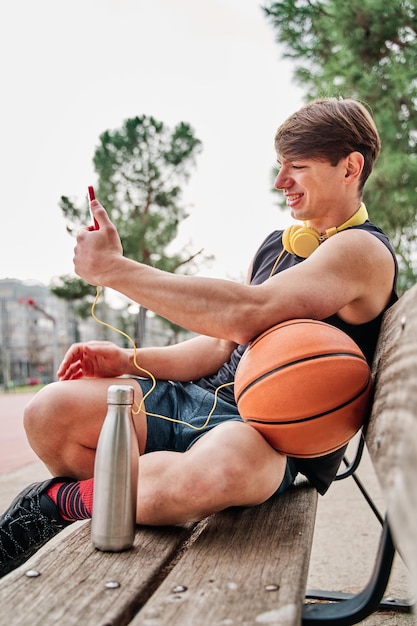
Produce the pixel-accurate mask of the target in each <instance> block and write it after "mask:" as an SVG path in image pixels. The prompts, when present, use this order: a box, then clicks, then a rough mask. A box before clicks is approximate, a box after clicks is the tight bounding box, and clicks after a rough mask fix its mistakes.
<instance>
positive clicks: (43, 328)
mask: <svg viewBox="0 0 417 626" xmlns="http://www.w3.org/2000/svg"><path fill="white" fill-rule="evenodd" d="M133 308H134V310H133V311H132V312H130V313H129V312H128V309H129V307H128V306H126V307H125V308H113V307H112V306H110V305H109V303H108V302H106V300H105V298H104V297H103V296H102V297H101V299H100V300H99V302H98V304H97V307H96V315H97V318H98V319H100V320H102V321H103V322H105V323H106V324H108V325H111V326H114V327H115V328H118V329H120V330H123V331H124V332H127V333H128V334H131V335H132V334H133V333H134V330H133V329H134V326H135V319H137V317H138V314H137V307H133ZM135 311H136V312H135ZM189 336H190V335H189V334H188V333H185V332H184V331H181V330H179V329H176V330H175V329H173V328H170V327H168V326H167V325H166V324H164V323H163V322H162V321H161V319H160V318H158V317H156V316H154V315H152V314H149V315H147V317H146V332H145V334H144V339H143V342H142V345H167V344H169V343H173V342H177V341H181V340H183V339H186V338H188V337H189ZM93 339H95V340H108V341H113V342H114V343H117V344H118V345H121V346H125V347H131V344H130V343H129V341H128V340H127V339H126V337H124V336H123V335H121V334H119V333H117V332H115V331H114V330H112V329H111V328H109V327H108V326H105V325H100V324H98V323H97V322H96V321H95V320H94V319H93V318H92V317H91V315H88V316H87V318H86V319H80V317H78V316H77V315H76V312H75V310H74V304H73V303H71V302H68V301H66V300H63V299H62V298H58V297H57V296H55V295H54V294H52V293H51V292H50V291H49V289H48V287H46V286H45V285H43V284H42V283H39V282H35V281H20V280H17V279H13V278H5V279H0V387H3V388H6V389H9V388H13V387H16V386H19V385H23V384H38V383H43V382H45V383H46V382H50V381H52V380H54V379H55V374H56V371H57V368H58V365H59V363H60V362H61V360H62V357H63V356H64V354H65V352H66V351H67V349H68V348H69V346H70V345H71V344H72V343H74V342H75V341H90V340H93Z"/></svg>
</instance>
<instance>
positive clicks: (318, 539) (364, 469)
mask: <svg viewBox="0 0 417 626" xmlns="http://www.w3.org/2000/svg"><path fill="white" fill-rule="evenodd" d="M32 396H33V394H31V393H25V394H19V393H16V392H10V393H9V394H4V395H1V394H0V428H1V430H0V432H1V435H0V511H3V510H4V509H5V508H6V507H7V505H8V504H9V503H10V501H11V500H12V499H13V498H14V496H15V495H16V493H18V491H20V489H22V488H23V487H24V486H25V485H27V484H28V483H30V482H33V481H37V480H43V479H44V478H47V477H48V476H49V474H48V472H47V470H46V469H45V467H44V466H43V465H42V463H41V462H40V461H38V460H37V459H36V456H35V455H34V453H33V452H32V450H31V449H30V447H29V445H28V444H27V441H26V438H25V434H24V429H23V426H22V412H23V407H24V406H25V405H26V404H27V403H28V402H29V401H30V399H31V397H32ZM359 476H360V478H361V480H362V481H363V482H364V483H365V485H366V487H367V489H368V490H369V492H370V494H371V495H372V497H373V498H374V499H375V501H376V502H377V503H378V506H379V507H380V511H381V512H383V508H384V507H383V500H382V497H381V494H380V491H379V488H378V483H377V479H376V477H375V475H374V473H373V471H372V466H371V464H370V463H369V460H368V458H367V456H366V455H365V457H364V459H363V462H362V464H361V468H360V471H359ZM378 539H379V523H378V522H377V520H376V518H375V516H374V514H373V513H372V512H371V511H370V509H369V507H368V505H367V504H366V503H365V501H364V500H363V498H362V496H361V495H360V493H359V491H358V489H357V487H356V485H355V484H354V482H353V481H352V479H348V480H343V481H340V482H337V483H334V484H333V485H332V487H331V489H330V490H329V492H328V493H327V494H326V495H325V496H324V497H321V498H320V501H319V513H318V519H317V526H316V533H315V538H314V544H313V554H312V560H311V566H310V576H309V581H308V587H309V588H310V589H332V590H343V591H349V592H357V591H360V590H361V589H362V588H363V586H364V585H365V584H366V583H367V581H368V579H369V577H370V575H371V572H372V566H373V559H374V557H375V554H376V549H377V544H378ZM410 589H411V586H410V581H409V580H408V575H407V570H406V568H405V567H404V565H403V563H402V561H401V559H400V558H399V557H396V561H395V567H394V572H393V574H392V576H391V579H390V582H389V586H388V590H387V593H388V595H390V596H394V597H401V598H404V597H410V596H411V591H410ZM361 624H363V625H365V626H379V625H381V626H382V625H383V626H411V625H415V624H417V617H416V616H412V615H407V614H402V613H394V612H392V611H387V612H380V613H377V614H374V615H372V616H371V617H370V618H368V619H366V620H364V621H363V622H361Z"/></svg>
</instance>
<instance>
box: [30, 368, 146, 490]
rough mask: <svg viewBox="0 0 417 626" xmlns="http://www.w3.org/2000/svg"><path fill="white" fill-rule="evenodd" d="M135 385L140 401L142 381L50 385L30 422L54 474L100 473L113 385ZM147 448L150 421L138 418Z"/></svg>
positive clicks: (32, 436)
mask: <svg viewBox="0 0 417 626" xmlns="http://www.w3.org/2000/svg"><path fill="white" fill-rule="evenodd" d="M114 384H119V385H120V384H123V385H132V386H133V388H134V390H135V402H136V403H139V402H140V401H141V399H142V390H141V388H140V385H139V384H138V383H137V381H136V380H133V379H129V378H123V379H120V378H116V379H113V378H104V379H83V380H75V381H72V380H71V381H65V382H57V383H52V384H50V385H47V386H46V387H44V388H43V389H41V390H40V391H39V393H37V394H36V396H35V397H34V398H33V399H32V401H31V402H30V403H29V404H28V405H27V407H26V409H25V414H24V425H25V430H26V435H27V438H28V441H29V443H30V445H31V447H32V448H33V450H34V451H35V452H36V454H37V455H38V456H39V458H40V459H41V460H42V461H43V462H44V463H45V465H46V467H47V468H48V469H49V471H50V472H51V474H52V475H53V476H72V477H73V478H76V479H79V480H82V479H85V478H91V477H92V476H93V473H94V458H95V450H96V447H97V442H98V438H99V435H100V430H101V427H102V425H103V421H104V418H105V415H106V411H107V389H108V387H109V386H110V385H114ZM134 422H135V428H136V433H137V436H138V441H139V449H140V451H141V452H143V451H144V449H145V443H146V419H145V416H144V414H143V413H141V414H140V415H137V416H134Z"/></svg>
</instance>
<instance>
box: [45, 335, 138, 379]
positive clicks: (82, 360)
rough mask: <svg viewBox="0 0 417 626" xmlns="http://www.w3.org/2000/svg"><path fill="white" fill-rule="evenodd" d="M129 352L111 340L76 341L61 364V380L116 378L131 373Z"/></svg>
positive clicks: (59, 372)
mask: <svg viewBox="0 0 417 626" xmlns="http://www.w3.org/2000/svg"><path fill="white" fill-rule="evenodd" d="M129 363H130V360H129V352H128V350H125V349H123V348H119V347H118V346H116V344H114V343H112V342H110V341H89V342H88V343H75V344H73V345H72V346H71V348H70V349H69V350H68V352H67V353H66V355H65V356H64V359H63V361H62V363H61V365H60V366H59V369H58V372H57V376H58V378H59V379H60V380H77V379H79V378H84V377H87V378H115V377H118V376H122V375H123V374H128V373H129Z"/></svg>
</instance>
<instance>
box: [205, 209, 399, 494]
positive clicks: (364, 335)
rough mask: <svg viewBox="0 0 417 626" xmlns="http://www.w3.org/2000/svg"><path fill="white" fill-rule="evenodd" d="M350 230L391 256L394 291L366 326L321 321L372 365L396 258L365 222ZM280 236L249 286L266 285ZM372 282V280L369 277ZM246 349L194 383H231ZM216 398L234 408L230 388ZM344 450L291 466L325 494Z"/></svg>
mask: <svg viewBox="0 0 417 626" xmlns="http://www.w3.org/2000/svg"><path fill="white" fill-rule="evenodd" d="M351 228H356V229H361V230H366V231H367V232H369V233H371V234H372V235H374V236H375V237H377V238H378V239H379V240H380V241H381V242H382V243H383V244H384V245H385V246H386V247H387V248H388V249H389V251H390V252H391V254H392V257H393V259H394V264H395V280H394V285H393V290H392V294H391V299H390V302H389V303H388V305H387V307H386V308H385V309H384V311H382V312H381V313H380V314H379V315H378V316H377V317H376V318H375V319H373V320H371V321H370V322H366V323H365V324H348V323H347V322H345V321H343V320H342V319H341V318H340V317H339V316H338V315H337V314H335V315H331V316H330V317H328V318H326V319H324V320H323V321H324V322H327V323H328V324H332V325H333V326H336V327H337V328H340V329H341V330H343V331H344V332H345V333H346V334H348V335H349V336H350V337H352V339H353V340H354V341H355V342H356V343H357V344H358V346H359V347H360V349H361V350H362V352H363V353H364V355H365V357H366V359H367V361H368V363H369V365H371V364H372V360H373V356H374V352H375V347H376V343H377V340H378V334H379V329H380V327H381V322H382V316H383V314H384V313H385V311H386V309H387V308H389V307H390V306H391V305H392V304H393V303H394V302H395V301H396V300H397V299H398V296H397V293H396V290H395V283H396V280H397V274H398V265H397V260H396V257H395V253H394V250H393V248H392V246H391V245H390V242H389V240H388V237H387V236H386V235H385V233H383V231H382V230H381V229H380V228H378V226H375V224H372V223H371V222H369V221H367V222H365V223H364V224H361V225H360V226H353V227H351ZM282 233H283V231H274V232H273V233H271V234H270V235H269V236H268V237H267V238H266V239H265V241H264V242H263V243H262V245H261V246H260V247H259V249H258V251H257V253H256V254H255V258H254V261H253V269H252V276H251V280H250V283H251V284H252V285H259V284H261V283H263V282H265V281H266V280H267V279H268V278H269V277H270V274H271V270H272V268H273V266H274V263H275V262H276V260H277V258H278V256H279V254H280V252H281V251H282ZM303 261H304V259H303V258H301V257H298V256H296V255H294V254H289V253H284V254H283V255H282V258H281V259H280V261H279V263H278V264H277V267H276V268H275V270H274V274H277V273H278V272H282V271H283V270H286V269H288V268H290V267H293V266H294V265H297V264H298V263H302V262H303ZM369 279H370V280H372V276H370V277H369ZM246 348H247V344H246V345H239V346H237V347H236V349H235V350H234V351H233V352H232V355H231V357H230V359H229V361H228V362H227V363H225V364H224V365H223V366H222V367H221V368H220V370H219V371H218V372H217V373H216V374H214V375H213V376H210V377H207V378H201V379H200V380H198V381H195V382H196V384H198V385H199V386H200V387H203V388H204V389H207V390H209V391H212V392H213V393H214V392H215V390H216V389H217V388H218V387H220V385H223V384H224V383H228V382H231V381H232V380H233V379H234V376H235V372H236V368H237V366H238V364H239V361H240V359H241V357H242V354H243V353H244V352H245V350H246ZM219 397H221V398H223V400H226V402H229V403H231V404H235V399H234V393H233V387H225V388H223V389H220V390H219ZM345 449H346V446H345V447H343V448H342V449H340V450H337V451H336V452H332V453H330V454H328V455H326V456H322V457H317V458H314V459H298V458H297V459H294V464H295V466H296V468H297V470H298V471H299V472H301V473H302V474H304V475H305V476H306V477H307V478H308V479H309V481H310V482H311V483H312V484H313V485H314V486H315V487H316V489H317V491H319V493H322V494H323V493H325V492H326V491H327V489H328V488H329V486H330V484H331V482H332V481H333V479H334V477H335V475H336V472H337V470H338V467H339V465H340V462H341V460H342V458H343V455H344V452H345Z"/></svg>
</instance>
